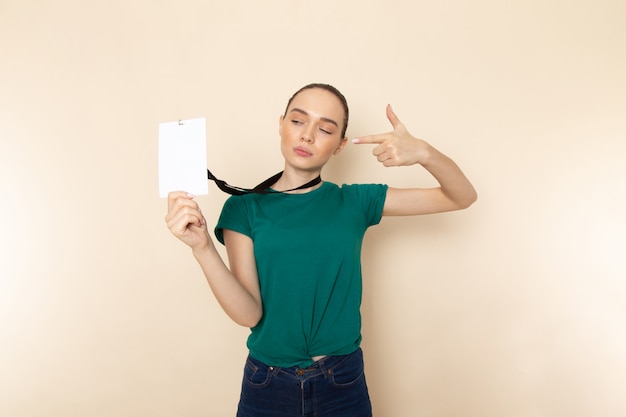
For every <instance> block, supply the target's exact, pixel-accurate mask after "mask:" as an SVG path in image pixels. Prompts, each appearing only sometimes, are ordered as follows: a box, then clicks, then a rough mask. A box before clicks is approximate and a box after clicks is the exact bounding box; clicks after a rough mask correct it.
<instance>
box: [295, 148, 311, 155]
mask: <svg viewBox="0 0 626 417" xmlns="http://www.w3.org/2000/svg"><path fill="white" fill-rule="evenodd" d="M293 151H294V152H295V153H296V155H298V156H304V157H307V156H311V155H313V154H312V153H311V151H309V150H308V149H307V148H305V147H304V146H296V147H295V148H293Z"/></svg>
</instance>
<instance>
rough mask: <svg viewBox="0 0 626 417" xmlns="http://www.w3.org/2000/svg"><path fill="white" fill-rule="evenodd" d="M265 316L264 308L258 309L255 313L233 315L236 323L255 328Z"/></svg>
mask: <svg viewBox="0 0 626 417" xmlns="http://www.w3.org/2000/svg"><path fill="white" fill-rule="evenodd" d="M262 317H263V310H259V311H256V312H254V313H250V314H246V315H245V316H242V317H231V318H232V319H233V321H234V322H235V323H237V324H238V325H240V326H242V327H248V328H250V329H251V328H253V327H256V325H257V324H259V322H260V321H261V318H262Z"/></svg>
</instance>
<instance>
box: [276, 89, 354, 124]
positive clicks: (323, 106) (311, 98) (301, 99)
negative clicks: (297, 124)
mask: <svg viewBox="0 0 626 417" xmlns="http://www.w3.org/2000/svg"><path fill="white" fill-rule="evenodd" d="M293 108H298V109H301V110H304V111H306V112H307V113H311V114H317V115H319V116H323V117H328V118H331V119H333V120H336V121H337V122H340V121H342V120H343V118H344V109H343V105H342V104H341V101H340V100H339V98H337V97H336V96H335V95H334V94H333V93H331V92H330V91H326V90H324V89H321V88H309V89H306V90H302V91H300V92H299V93H298V95H297V96H295V97H294V98H293V100H292V101H291V104H290V105H289V109H288V111H291V109H293Z"/></svg>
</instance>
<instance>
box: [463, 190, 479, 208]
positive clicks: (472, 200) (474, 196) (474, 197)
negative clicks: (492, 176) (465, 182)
mask: <svg viewBox="0 0 626 417" xmlns="http://www.w3.org/2000/svg"><path fill="white" fill-rule="evenodd" d="M476 200H478V193H476V190H473V192H472V194H471V195H470V196H469V198H468V199H467V200H466V201H465V207H463V208H464V209H466V208H468V207H469V206H471V205H472V204H474V203H475V202H476Z"/></svg>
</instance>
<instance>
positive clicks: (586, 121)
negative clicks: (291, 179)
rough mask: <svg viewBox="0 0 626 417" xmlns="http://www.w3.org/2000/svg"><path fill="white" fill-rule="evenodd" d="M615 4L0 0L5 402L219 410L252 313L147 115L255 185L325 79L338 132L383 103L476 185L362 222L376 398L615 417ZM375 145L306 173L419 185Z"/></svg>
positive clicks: (360, 128)
mask: <svg viewBox="0 0 626 417" xmlns="http://www.w3.org/2000/svg"><path fill="white" fill-rule="evenodd" d="M625 21H626V8H625V6H624V2H623V1H621V0H593V1H592V0H587V1H582V0H573V1H570V2H562V1H557V0H541V1H539V0H531V1H521V0H520V1H496V0H473V1H469V0H468V1H464V0H452V1H446V2H425V1H422V2H416V1H408V0H406V1H400V0H371V1H364V0H358V1H356V0H351V1H331V0H320V1H302V0H297V1H295V0H266V1H262V2H252V1H250V2H246V1H242V0H236V1H221V2H216V1H202V0H179V1H176V2H174V1H169V2H168V1H148V0H139V1H128V0H123V1H122V0H107V1H100V2H87V1H78V0H59V1H54V2H53V1H43V0H42V1H34V0H31V1H26V0H0V52H1V55H0V192H1V199H2V202H1V203H0V277H1V279H0V415H2V416H7V417H9V416H10V417H35V416H64V417H74V416H93V417H100V416H102V417H104V416H106V417H109V416H134V417H142V416H146V417H148V416H150V417H159V416H163V417H165V416H168V417H169V416H185V417H195V416H198V417H199V416H228V415H234V409H235V407H236V402H237V397H238V393H239V384H240V377H241V369H242V367H243V360H244V358H245V354H246V351H245V347H244V342H245V337H246V335H247V329H243V328H240V327H237V325H235V324H232V323H231V322H230V321H229V320H228V318H227V317H226V316H225V314H224V313H223V312H222V311H221V310H220V308H219V307H218V305H217V303H216V302H215V300H214V298H213V296H212V294H211V293H210V290H209V288H208V285H207V284H206V282H205V281H204V278H203V276H202V275H201V272H200V270H199V268H198V267H197V265H196V264H195V263H194V261H193V259H192V257H191V254H190V253H189V250H188V249H187V248H186V247H184V246H183V245H182V244H181V243H180V242H178V241H177V240H176V239H175V238H173V237H172V236H171V235H170V234H169V232H168V231H167V229H166V227H165V224H164V220H163V219H164V215H165V210H166V204H165V201H164V200H162V199H160V198H159V197H158V185H157V163H156V162H157V136H158V124H159V123H160V122H168V121H173V120H176V119H179V118H191V117H206V118H207V147H208V161H209V165H210V167H211V168H212V169H213V170H214V171H215V173H216V174H218V175H220V176H222V177H224V178H225V179H227V180H228V181H229V182H231V183H234V184H238V185H254V184H255V183H256V182H257V181H258V180H260V179H263V178H266V177H268V176H269V175H270V174H273V173H274V172H276V171H278V170H280V169H281V167H282V166H281V165H282V159H281V156H280V152H279V146H278V134H277V123H278V117H279V115H280V113H281V112H282V111H283V108H284V106H285V104H286V100H287V98H288V97H289V96H290V95H291V93H292V92H293V91H295V90H296V89H297V88H299V87H300V86H301V85H304V84H306V83H309V82H329V83H332V84H335V85H336V86H337V87H339V88H340V89H341V90H342V91H343V92H344V93H345V94H346V96H347V97H348V99H349V101H350V104H351V111H352V119H351V126H350V128H349V135H350V136H358V135H362V134H367V133H381V132H385V131H388V130H389V124H388V122H387V120H386V119H385V115H384V107H385V105H386V104H387V103H391V104H392V105H393V106H394V109H395V110H396V112H397V114H398V115H399V116H400V118H401V119H402V120H403V121H404V122H405V124H406V125H407V126H408V127H409V129H410V130H411V132H412V133H413V134H415V135H416V136H419V137H422V138H425V139H427V140H429V141H430V142H431V143H432V144H434V145H435V146H436V147H438V148H439V149H440V150H442V151H443V152H445V153H447V154H449V155H450V156H451V157H453V158H454V159H455V160H456V161H457V162H458V163H459V164H460V165H461V166H462V168H463V169H464V171H465V172H466V173H467V175H468V176H469V177H470V178H471V179H472V181H473V182H474V184H475V186H476V188H477V189H478V192H479V201H478V202H477V203H476V204H475V205H474V206H473V207H471V208H470V209H469V210H467V211H463V212H458V213H450V214H440V215H433V216H424V217H419V218H393V219H385V220H383V222H382V224H381V225H379V226H377V227H375V228H373V229H372V230H371V231H370V232H369V233H368V235H367V237H366V239H367V240H366V243H365V248H364V268H365V277H364V280H365V295H364V301H363V315H364V329H363V333H364V338H365V340H364V344H363V347H364V350H365V355H366V370H367V373H368V379H369V384H370V388H371V396H372V398H373V402H374V407H375V411H376V415H377V416H379V417H380V416H384V417H396V416H398V417H399V416H419V417H435V416H436V417H451V416H459V417H502V416H507V417H544V416H559V417H560V416H563V417H577V416H580V417H589V416H594V417H615V416H619V415H626V399H624V397H623V394H624V392H625V391H626V302H625V301H626V283H625V278H626V265H625V263H624V247H625V244H626V237H625V236H626V222H625V220H624V206H625V204H626V191H625V189H626V186H625V181H626V175H625V174H626V168H625V167H626V156H625V153H626V140H625V139H626V122H625V119H626V117H625V115H626V75H625V74H626V53H625V51H626V49H625V48H624V42H625V41H626V25H625V24H624V22H625ZM370 151H371V148H367V147H358V146H356V145H351V146H349V147H348V148H347V149H346V150H345V151H344V153H343V154H342V155H340V156H338V157H337V158H336V159H335V160H333V162H332V164H331V166H329V167H328V168H327V170H326V171H325V178H326V179H328V180H332V181H336V182H388V183H390V184H393V185H396V186H412V185H430V184H432V181H431V179H430V178H429V177H428V176H427V175H425V174H424V172H423V170H421V169H420V168H419V167H412V168H395V169H386V168H384V167H382V166H380V165H379V164H377V163H376V161H375V160H374V158H373V157H371V155H370ZM210 190H211V191H210V195H209V196H204V197H201V198H200V199H199V200H200V202H201V204H202V207H203V210H204V212H205V214H206V216H207V218H208V219H209V222H210V223H215V221H216V219H217V215H218V213H219V210H220V208H221V205H222V203H223V201H224V200H225V198H226V196H225V195H223V194H222V193H220V192H219V191H217V189H216V188H215V186H214V185H211V188H210Z"/></svg>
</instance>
